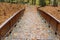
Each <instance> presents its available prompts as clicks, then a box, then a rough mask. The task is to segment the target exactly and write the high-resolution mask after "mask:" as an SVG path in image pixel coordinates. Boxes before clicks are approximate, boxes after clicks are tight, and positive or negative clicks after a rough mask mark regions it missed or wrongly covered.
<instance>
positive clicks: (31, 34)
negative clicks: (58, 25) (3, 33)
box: [5, 6, 59, 40]
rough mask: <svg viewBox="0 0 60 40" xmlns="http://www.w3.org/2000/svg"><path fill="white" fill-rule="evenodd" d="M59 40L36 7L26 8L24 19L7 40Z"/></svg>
mask: <svg viewBox="0 0 60 40" xmlns="http://www.w3.org/2000/svg"><path fill="white" fill-rule="evenodd" d="M43 39H44V40H59V39H58V38H57V37H56V36H55V35H54V33H53V31H52V29H49V28H48V23H44V19H43V18H42V17H41V15H40V14H39V13H38V11H37V8H36V7H34V6H28V7H26V10H25V12H24V15H23V17H22V18H21V20H19V22H18V23H17V26H16V28H14V30H13V32H12V34H11V35H10V36H9V37H7V38H6V39H5V40H43Z"/></svg>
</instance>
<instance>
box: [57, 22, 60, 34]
mask: <svg viewBox="0 0 60 40" xmlns="http://www.w3.org/2000/svg"><path fill="white" fill-rule="evenodd" d="M57 33H58V34H59V35H60V23H58V28H57Z"/></svg>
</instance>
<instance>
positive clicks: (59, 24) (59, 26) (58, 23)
mask: <svg viewBox="0 0 60 40" xmlns="http://www.w3.org/2000/svg"><path fill="white" fill-rule="evenodd" d="M38 11H39V12H40V14H41V15H42V17H43V18H45V20H46V21H47V22H48V23H49V24H50V26H51V28H52V29H53V30H54V31H55V33H57V34H58V35H60V20H57V19H56V18H55V17H54V16H53V15H50V14H49V13H48V12H45V11H43V10H40V9H39V8H38Z"/></svg>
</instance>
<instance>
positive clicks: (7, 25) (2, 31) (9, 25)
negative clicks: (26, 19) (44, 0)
mask: <svg viewBox="0 0 60 40" xmlns="http://www.w3.org/2000/svg"><path fill="white" fill-rule="evenodd" d="M24 10H25V9H22V10H19V11H18V12H16V13H14V15H13V16H11V17H10V18H9V19H7V20H6V21H5V22H4V23H2V25H0V40H3V39H4V38H5V36H6V35H8V34H9V33H10V32H11V31H12V29H13V28H14V26H13V25H14V24H15V23H16V22H17V21H18V19H20V18H21V17H22V16H23V13H24Z"/></svg>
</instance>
